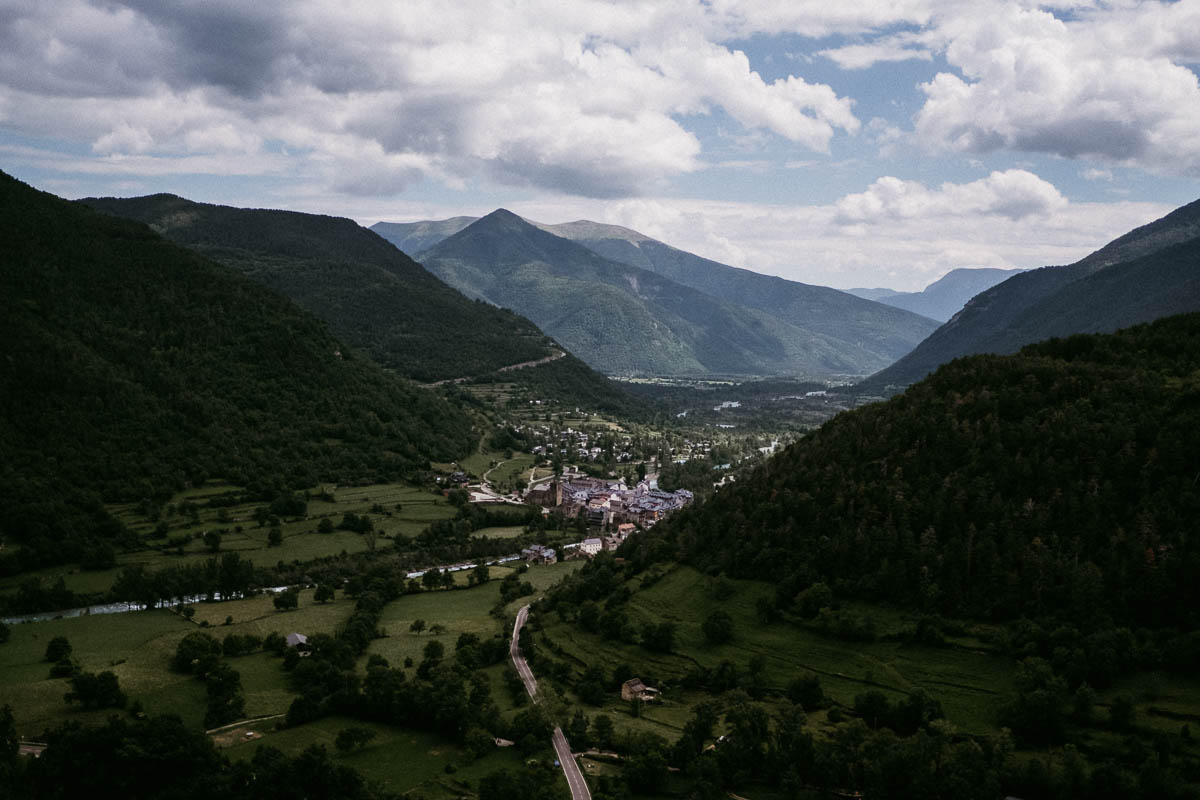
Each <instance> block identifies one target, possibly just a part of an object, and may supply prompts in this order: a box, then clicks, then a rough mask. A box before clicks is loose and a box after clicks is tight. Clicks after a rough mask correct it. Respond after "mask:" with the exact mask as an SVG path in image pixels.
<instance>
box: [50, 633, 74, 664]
mask: <svg viewBox="0 0 1200 800" xmlns="http://www.w3.org/2000/svg"><path fill="white" fill-rule="evenodd" d="M70 657H71V643H70V642H69V641H67V637H65V636H55V637H54V638H53V639H51V640H50V641H49V642H48V643H47V644H46V657H45V660H46V661H49V662H51V663H57V662H59V661H62V660H63V659H66V658H70Z"/></svg>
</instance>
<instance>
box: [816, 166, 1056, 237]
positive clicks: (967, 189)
mask: <svg viewBox="0 0 1200 800" xmlns="http://www.w3.org/2000/svg"><path fill="white" fill-rule="evenodd" d="M1066 205H1067V200H1066V198H1065V197H1063V196H1062V194H1061V193H1059V191H1058V189H1056V188H1055V187H1054V185H1053V184H1050V183H1048V182H1046V181H1044V180H1042V179H1041V178H1039V177H1038V176H1037V175H1034V174H1033V173H1031V172H1027V171H1025V170H1020V169H1011V170H1007V171H1005V172H993V173H992V174H991V175H989V176H988V177H986V178H981V179H979V180H977V181H972V182H970V183H962V184H956V183H944V184H942V185H941V187H939V188H938V189H937V190H931V189H928V188H926V187H925V186H924V185H922V184H920V183H918V182H916V181H904V180H900V179H899V178H893V177H890V176H886V177H883V178H879V179H878V180H876V181H875V182H874V183H873V184H871V186H870V187H869V188H868V189H867V190H866V191H865V192H861V193H858V194H851V195H847V196H845V197H843V198H842V199H841V200H839V201H838V203H837V211H838V216H837V218H838V221H839V222H841V223H843V224H858V223H872V222H877V221H879V220H884V219H891V220H907V219H914V218H917V217H922V218H933V217H962V216H970V217H978V216H1002V217H1008V218H1009V219H1011V220H1020V219H1022V218H1024V217H1028V216H1031V215H1034V214H1051V213H1054V212H1057V211H1059V210H1061V209H1062V208H1063V207H1064V206H1066Z"/></svg>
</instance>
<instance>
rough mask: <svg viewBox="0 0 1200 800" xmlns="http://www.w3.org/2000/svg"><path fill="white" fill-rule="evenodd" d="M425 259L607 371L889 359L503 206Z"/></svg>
mask: <svg viewBox="0 0 1200 800" xmlns="http://www.w3.org/2000/svg"><path fill="white" fill-rule="evenodd" d="M421 255H422V258H423V259H424V263H425V265H426V267H427V268H428V269H430V270H431V271H432V272H434V273H435V274H436V275H438V276H439V277H441V278H442V279H443V280H445V281H446V282H447V283H449V284H450V285H451V286H454V287H456V288H458V289H460V290H461V291H462V292H463V293H465V294H467V295H468V296H472V297H480V298H486V299H487V300H489V301H491V302H493V303H496V304H497V305H501V306H506V307H510V308H514V309H516V310H518V311H519V312H521V313H522V314H525V315H526V316H528V317H529V318H530V319H532V320H534V322H536V323H537V324H538V325H539V327H541V328H542V329H543V330H545V331H546V332H547V333H549V334H550V335H551V336H553V337H554V338H555V339H556V340H557V341H559V342H561V343H562V344H563V345H565V346H566V347H567V348H568V349H570V350H571V351H572V352H574V353H575V354H576V355H578V356H579V357H580V358H582V359H583V360H584V361H586V362H587V363H588V364H590V365H591V366H592V367H594V368H596V369H599V370H601V371H604V372H608V373H615V374H653V375H702V374H725V375H779V374H787V375H801V376H821V377H830V376H835V375H854V374H862V373H863V371H865V370H869V369H872V367H871V366H869V365H871V364H882V363H887V361H890V360H891V359H890V358H885V357H883V356H880V355H879V354H877V353H874V352H871V351H869V350H868V349H867V348H865V347H860V346H858V345H852V344H848V343H847V342H845V341H841V340H839V339H836V338H834V337H832V336H826V335H823V334H819V333H815V332H813V331H811V330H808V329H805V328H800V327H798V326H796V325H793V324H791V323H788V322H784V321H781V320H780V319H779V318H777V317H774V316H772V315H770V314H768V313H766V312H764V311H761V310H758V309H753V308H748V307H746V306H740V305H736V304H734V303H730V302H726V301H725V300H722V299H718V298H717V297H714V296H712V295H709V294H706V293H704V292H701V291H698V290H696V289H693V288H690V287H688V286H684V285H682V284H680V283H676V282H674V281H672V280H669V279H667V278H664V277H662V276H660V275H658V274H655V273H653V272H649V271H647V270H643V269H638V268H636V267H631V266H629V265H626V264H618V263H616V262H613V261H609V260H607V259H605V258H602V257H600V256H598V255H597V254H595V253H593V252H592V251H590V250H588V249H587V248H586V247H583V246H582V245H579V244H576V243H574V242H571V241H568V240H566V239H563V238H561V237H558V236H554V235H552V234H549V233H547V232H545V231H543V230H540V229H538V228H536V227H535V226H533V225H531V224H529V223H527V222H525V221H524V220H522V219H521V218H520V217H517V216H516V215H514V214H512V213H510V212H507V211H503V210H500V211H496V212H493V213H492V214H490V215H488V216H487V217H484V218H483V219H481V220H479V221H477V222H475V223H473V224H472V225H470V226H468V227H466V228H464V229H463V230H461V231H460V232H458V233H457V234H455V235H453V236H451V237H449V238H447V239H445V240H444V241H442V242H441V243H439V244H438V245H436V246H435V247H433V248H432V249H430V250H427V251H425V252H424V253H423V254H421ZM850 300H852V301H853V302H863V301H859V300H857V299H856V298H850ZM896 313H898V314H900V313H904V312H896Z"/></svg>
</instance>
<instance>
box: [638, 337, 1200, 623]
mask: <svg viewBox="0 0 1200 800" xmlns="http://www.w3.org/2000/svg"><path fill="white" fill-rule="evenodd" d="M1197 453H1200V314H1188V315H1181V316H1176V317H1172V318H1168V319H1163V320H1160V321H1157V322H1155V323H1153V324H1149V325H1143V326H1139V327H1135V328H1131V329H1128V330H1125V331H1122V332H1119V333H1116V334H1110V335H1079V336H1072V337H1070V338H1066V339H1061V340H1051V341H1048V342H1044V343H1041V344H1036V345H1032V346H1029V347H1026V348H1025V349H1023V350H1022V351H1021V352H1020V353H1018V354H1016V355H1010V356H993V355H981V356H973V357H970V358H964V359H958V360H956V361H954V362H952V363H951V364H948V365H946V366H944V367H942V368H941V369H939V370H938V371H937V372H936V373H935V374H934V375H933V376H931V377H929V378H927V379H926V380H924V381H922V382H920V383H918V384H916V385H914V386H912V387H910V388H909V389H908V391H907V392H905V393H904V394H903V395H900V396H898V397H895V398H893V399H892V400H890V401H889V402H886V403H878V404H875V405H871V406H867V407H865V408H861V409H858V410H855V411H850V412H845V413H843V414H841V415H839V416H838V417H836V418H834V419H833V420H831V421H830V422H828V423H826V424H825V425H824V426H823V427H822V428H820V429H819V430H818V431H816V432H815V433H813V434H811V435H810V436H808V437H807V438H805V439H803V440H801V441H800V442H798V443H796V444H795V445H793V446H791V447H789V448H788V449H787V450H785V451H784V452H783V453H781V454H780V455H778V456H776V457H775V458H772V459H771V460H770V461H769V462H767V464H766V465H764V466H763V467H761V468H759V469H757V470H756V471H755V472H754V473H753V474H752V475H751V476H750V477H749V478H748V479H747V480H745V481H739V482H738V483H737V484H735V485H734V486H733V487H730V488H726V489H724V490H722V491H721V492H719V493H718V494H717V495H716V496H715V498H714V499H713V500H711V501H709V502H708V503H707V504H705V505H704V506H701V507H699V508H696V509H689V510H687V511H685V512H684V513H681V514H680V515H679V516H678V517H676V518H673V519H672V520H670V522H669V523H667V524H666V525H664V526H662V527H660V528H658V529H656V534H658V533H659V531H662V532H663V534H662V535H664V536H665V537H666V538H665V544H666V545H668V550H667V552H669V553H674V554H675V555H677V556H678V557H680V558H683V559H685V560H687V561H690V562H693V563H695V564H697V565H699V566H701V567H704V568H708V569H710V570H714V571H715V570H725V571H727V572H729V573H730V574H732V575H737V576H741V577H749V578H758V579H761V580H768V581H773V582H776V583H777V584H779V586H780V587H781V588H780V591H781V592H782V594H783V595H785V596H786V598H787V599H789V600H790V598H791V596H792V595H793V594H795V593H796V592H799V591H801V590H803V589H805V588H806V587H807V586H809V585H811V584H812V583H814V582H817V581H824V582H826V583H827V584H828V585H830V586H831V587H833V589H834V591H835V592H836V593H838V594H841V595H843V596H855V597H864V598H875V599H881V600H886V601H888V602H896V603H901V604H905V605H909V606H915V607H917V608H924V609H926V610H929V611H939V612H942V613H947V614H953V615H958V616H976V617H985V618H993V619H1011V618H1015V617H1018V616H1029V617H1040V616H1055V615H1058V616H1062V617H1064V618H1066V617H1069V618H1071V619H1072V620H1073V624H1086V623H1087V622H1089V621H1096V620H1098V619H1099V620H1100V621H1108V622H1109V624H1111V623H1112V622H1113V621H1115V622H1116V623H1117V624H1140V625H1148V626H1157V625H1178V626H1181V627H1184V628H1189V629H1190V628H1195V626H1196V625H1197V622H1198V621H1200V616H1198V615H1200V583H1198V582H1197V580H1196V576H1197V575H1200V542H1198V541H1197V539H1196V536H1195V535H1194V534H1195V521H1196V520H1197V519H1200V462H1197V460H1196V454H1197ZM663 543H664V540H660V542H659V544H660V546H661V545H662V544H663Z"/></svg>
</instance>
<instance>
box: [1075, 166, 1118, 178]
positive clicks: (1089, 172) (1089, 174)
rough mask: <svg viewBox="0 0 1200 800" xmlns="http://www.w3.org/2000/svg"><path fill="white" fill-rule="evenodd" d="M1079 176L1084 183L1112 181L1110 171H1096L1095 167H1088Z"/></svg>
mask: <svg viewBox="0 0 1200 800" xmlns="http://www.w3.org/2000/svg"><path fill="white" fill-rule="evenodd" d="M1079 176H1080V177H1081V178H1083V179H1084V180H1085V181H1111V180H1112V179H1113V174H1112V170H1107V169H1096V168H1095V167H1088V168H1087V169H1085V170H1084V171H1083V172H1080V173H1079Z"/></svg>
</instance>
